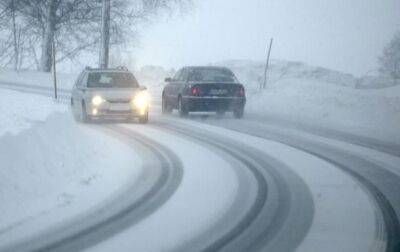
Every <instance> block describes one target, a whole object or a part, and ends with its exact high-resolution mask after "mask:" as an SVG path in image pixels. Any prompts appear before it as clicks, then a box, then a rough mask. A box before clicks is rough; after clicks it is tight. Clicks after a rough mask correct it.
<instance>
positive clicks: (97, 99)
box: [92, 95, 105, 106]
mask: <svg viewBox="0 0 400 252" xmlns="http://www.w3.org/2000/svg"><path fill="white" fill-rule="evenodd" d="M104 101H105V100H104V99H103V97H101V96H100V95H96V96H95V97H93V98H92V104H93V105H94V106H99V105H100V104H102V103H103V102H104Z"/></svg>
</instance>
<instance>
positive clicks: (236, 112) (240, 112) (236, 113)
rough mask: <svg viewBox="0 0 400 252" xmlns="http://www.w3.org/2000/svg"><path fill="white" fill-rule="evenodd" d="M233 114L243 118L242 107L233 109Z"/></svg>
mask: <svg viewBox="0 0 400 252" xmlns="http://www.w3.org/2000/svg"><path fill="white" fill-rule="evenodd" d="M233 115H234V116H235V118H238V119H240V118H243V115H244V108H243V107H242V108H237V109H235V110H234V111H233Z"/></svg>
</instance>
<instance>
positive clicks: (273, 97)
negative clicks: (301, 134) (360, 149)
mask: <svg viewBox="0 0 400 252" xmlns="http://www.w3.org/2000/svg"><path fill="white" fill-rule="evenodd" d="M247 111H248V112H250V113H253V114H256V115H265V116H271V118H274V117H277V118H282V119H286V120H291V121H293V122H300V123H305V124H308V125H312V126H317V127H320V126H322V127H325V128H333V129H337V130H340V131H345V132H352V133H356V134H360V135H367V136H370V137H373V138H378V139H384V140H386V141H389V142H394V141H395V142H398V143H399V142H400V135H399V134H398V130H399V127H400V86H394V87H387V88H383V89H354V88H351V87H344V86H338V85H335V84H332V83H327V82H321V81H310V80H299V79H286V80H282V81H280V82H277V83H275V84H273V85H272V86H271V87H269V88H268V90H265V91H263V92H262V93H261V94H257V95H254V96H253V97H252V98H251V99H249V101H248V106H247Z"/></svg>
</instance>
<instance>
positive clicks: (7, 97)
mask: <svg viewBox="0 0 400 252" xmlns="http://www.w3.org/2000/svg"><path fill="white" fill-rule="evenodd" d="M0 161H1V164H2V167H1V170H0V185H1V187H0V202H1V204H0V244H4V243H5V242H10V241H12V240H13V239H18V238H19V237H23V236H26V235H29V234H34V233H36V232H38V231H39V230H44V229H45V228H46V227H48V226H49V225H55V224H56V223H59V222H63V221H67V220H68V218H70V217H71V216H73V215H74V214H77V213H80V212H81V211H83V210H85V209H89V208H91V207H94V206H96V204H99V203H100V202H102V201H103V200H104V199H106V198H108V197H110V196H111V195H112V194H113V193H115V192H116V191H117V190H118V189H119V188H120V187H122V186H123V185H124V184H126V182H127V181H128V180H129V181H130V182H131V181H132V180H133V181H134V180H135V178H137V177H138V175H139V174H140V171H141V159H140V158H139V157H138V156H137V155H136V154H135V151H134V150H132V149H131V148H130V147H129V146H127V145H125V144H123V143H121V142H120V141H118V140H116V139H114V138H112V137H109V136H107V135H105V134H104V133H102V132H101V131H100V129H93V128H88V127H86V126H84V125H80V124H77V123H76V122H75V121H74V120H73V118H72V116H71V115H70V113H69V111H68V108H67V106H65V105H63V104H59V103H54V102H53V100H52V99H51V98H47V97H44V96H40V95H33V94H25V93H20V92H15V91H8V90H4V89H1V90H0ZM38 222H39V224H38Z"/></svg>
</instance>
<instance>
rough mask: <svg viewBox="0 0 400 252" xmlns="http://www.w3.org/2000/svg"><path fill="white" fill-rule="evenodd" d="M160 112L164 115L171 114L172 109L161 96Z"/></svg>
mask: <svg viewBox="0 0 400 252" xmlns="http://www.w3.org/2000/svg"><path fill="white" fill-rule="evenodd" d="M161 111H162V113H163V114H164V115H166V114H171V112H172V107H171V106H170V105H169V104H168V101H167V99H166V98H165V96H164V95H163V96H162V100H161Z"/></svg>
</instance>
